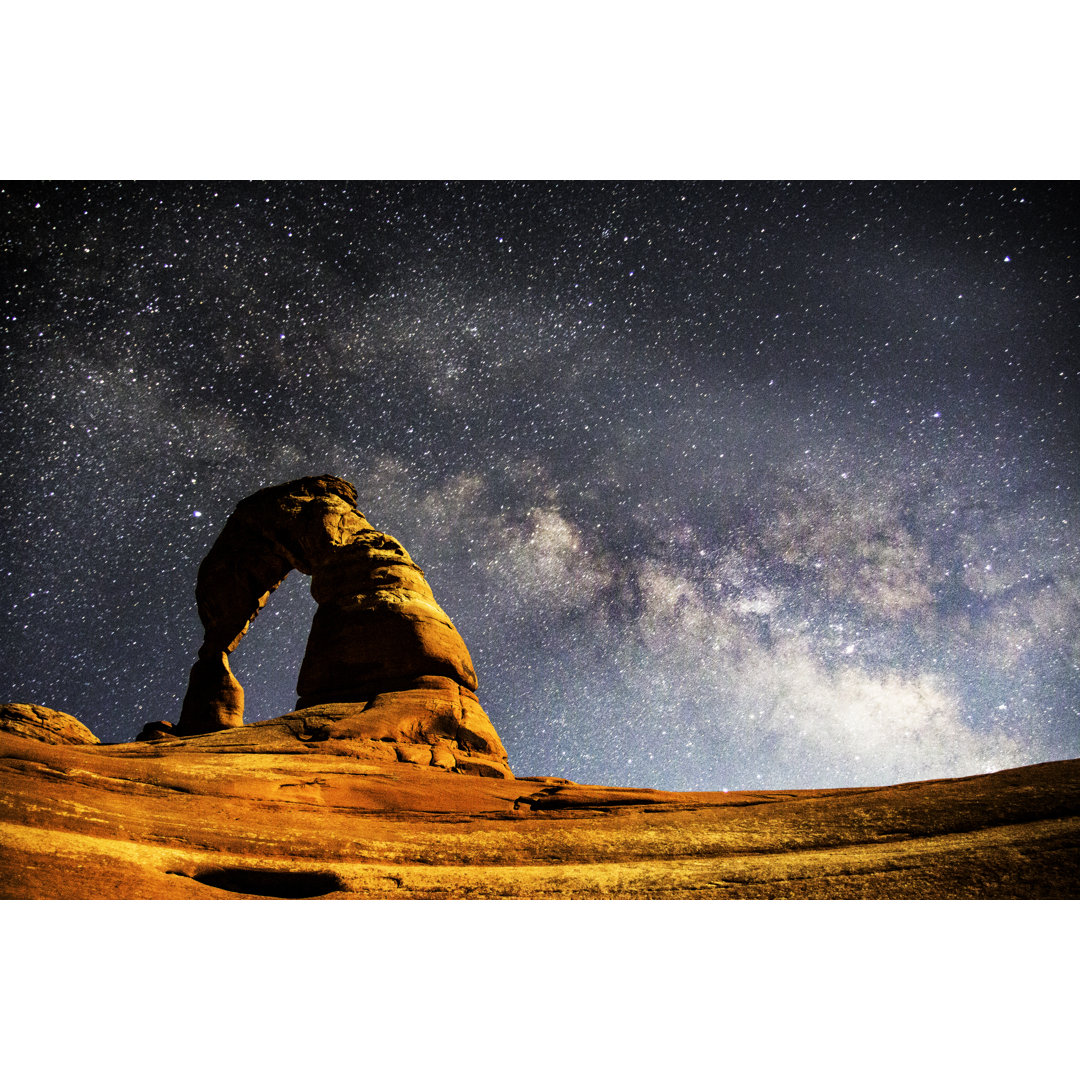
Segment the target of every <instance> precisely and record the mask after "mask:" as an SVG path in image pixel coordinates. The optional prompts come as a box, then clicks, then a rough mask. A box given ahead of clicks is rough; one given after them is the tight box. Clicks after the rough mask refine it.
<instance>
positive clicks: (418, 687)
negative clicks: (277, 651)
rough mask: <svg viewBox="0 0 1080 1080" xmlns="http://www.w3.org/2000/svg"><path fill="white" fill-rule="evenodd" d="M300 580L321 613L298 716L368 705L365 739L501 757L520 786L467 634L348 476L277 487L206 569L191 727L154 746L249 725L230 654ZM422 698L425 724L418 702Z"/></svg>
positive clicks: (239, 512)
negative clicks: (286, 587)
mask: <svg viewBox="0 0 1080 1080" xmlns="http://www.w3.org/2000/svg"><path fill="white" fill-rule="evenodd" d="M294 569H295V570H299V571H300V572H301V573H303V574H308V575H310V576H311V579H312V582H311V592H312V595H313V596H314V597H315V600H316V601H317V602H318V605H319V606H318V609H317V611H316V613H315V618H314V620H313V622H312V627H311V634H310V636H309V638H308V643H307V649H306V651H305V654H304V661H303V664H302V665H301V668H300V677H299V680H298V683H297V693H298V694H299V700H298V701H297V705H296V708H297V710H299V711H303V710H305V709H309V708H312V707H315V706H323V705H327V704H330V703H352V704H355V705H356V706H357V708H355V709H352V710H346V711H345V714H343V715H342V717H341V719H342V721H343V722H345V721H346V717H347V718H348V719H347V723H346V727H347V728H348V730H349V731H350V733H354V734H351V737H357V738H362V739H364V738H366V739H376V740H379V741H383V742H395V743H404V744H416V743H420V744H422V745H424V746H438V747H442V751H445V752H442V751H440V752H439V753H435V754H433V755H431V760H432V761H436V760H437V761H440V762H444V763H446V765H445V767H450V768H452V767H455V765H454V764H453V763H451V762H450V760H449V759H448V758H447V756H446V755H447V753H449V754H450V755H451V756H453V755H454V754H455V752H460V755H462V756H463V757H471V758H475V757H479V758H483V759H487V758H490V759H492V760H493V761H494V762H497V763H499V764H498V765H497V766H496V771H497V772H498V773H499V775H510V773H509V769H508V768H507V767H506V752H505V750H504V749H503V746H502V743H501V742H500V740H499V736H498V735H497V734H496V732H495V729H494V727H492V725H491V721H490V720H489V719H488V717H487V715H486V714H485V713H484V711H483V709H482V708H481V707H480V704H479V700H478V699H477V697H476V687H477V683H476V673H475V671H474V670H473V665H472V659H471V657H470V656H469V650H468V649H467V648H466V647H465V642H464V641H462V639H461V635H460V634H459V633H458V632H457V630H456V629H455V627H454V624H453V623H452V622H451V621H450V619H449V617H448V616H447V615H446V613H445V612H444V611H443V610H442V608H441V607H439V605H438V603H437V602H436V601H435V597H434V595H433V594H432V591H431V587H430V586H429V585H428V583H427V581H426V579H425V578H424V574H423V571H422V570H421V569H420V567H418V566H417V565H416V563H414V562H413V561H412V559H411V558H410V557H409V553H408V552H407V551H406V550H405V548H404V547H402V546H401V544H399V543H398V542H397V540H395V539H394V538H393V537H392V536H387V535H386V534H385V533H381V532H378V531H377V530H375V529H373V528H372V527H371V525H370V524H369V523H368V521H367V519H366V518H365V517H364V515H363V514H362V513H361V512H360V511H359V510H357V508H356V490H355V488H353V486H352V485H351V484H349V483H347V482H346V481H344V480H341V479H339V478H338V477H334V476H315V477H304V478H303V479H300V480H294V481H291V482H290V483H287V484H282V485H280V486H278V487H272V488H265V489H263V490H262V491H258V492H256V493H255V494H254V495H251V496H250V497H249V498H246V499H244V500H243V501H242V502H241V503H240V504H239V505H238V506H237V508H236V510H235V511H234V512H233V514H232V515H231V516H230V518H229V520H228V521H227V522H226V523H225V527H224V528H223V529H222V531H221V535H220V536H219V537H218V539H217V540H216V541H215V543H214V546H213V547H212V548H211V549H210V552H209V553H208V554H207V556H206V558H205V559H204V560H203V562H202V565H201V566H200V567H199V575H198V583H197V586H196V600H197V602H198V609H199V618H200V619H201V620H202V624H203V626H204V628H205V637H204V641H203V645H202V647H201V648H200V650H199V659H198V661H197V662H196V664H195V666H194V667H193V668H192V669H191V676H190V680H189V682H188V690H187V695H186V696H185V698H184V704H183V708H182V710H181V714H180V722H179V724H178V725H177V726H176V728H174V729H171V731H170V730H169V729H168V728H167V726H166V725H161V724H157V725H151V727H153V728H154V730H152V731H151V730H149V729H148V730H146V731H144V733H143V737H144V738H156V737H162V736H165V735H168V734H170V733H171V734H176V735H200V734H206V733H209V732H213V731H220V730H223V729H225V728H231V727H240V726H242V725H243V722H244V720H243V717H244V691H243V688H242V687H241V686H240V684H239V682H237V680H236V678H235V677H234V676H233V674H232V672H231V670H230V669H229V661H228V656H229V653H231V652H232V651H233V650H234V649H235V648H236V647H237V645H238V644H239V643H240V639H241V638H242V637H243V636H244V634H245V633H246V632H247V629H248V627H249V626H250V625H251V621H252V619H254V618H255V616H256V615H257V614H258V613H259V611H260V610H261V609H262V607H263V606H264V605H265V604H266V602H267V600H268V599H269V597H270V594H271V593H272V592H273V591H274V590H275V589H276V588H277V587H278V586H279V585H280V584H281V582H282V581H284V580H285V577H286V576H287V575H288V573H289V572H290V571H291V570H294ZM421 700H422V708H421V709H420V713H421V714H422V720H417V717H416V716H415V715H414V713H415V712H416V710H415V709H413V708H412V707H411V705H410V702H413V701H421ZM369 730H370V732H372V733H374V732H378V734H365V732H368V731H369ZM421 756H423V755H421ZM413 759H417V760H419V758H418V757H417V755H416V754H415V753H413V754H412V756H411V757H409V758H408V760H413ZM454 760H455V761H457V759H456V758H455V759H454ZM424 763H427V760H425V762H424ZM457 764H459V765H460V764H465V762H464V761H463V760H462V761H460V762H457ZM474 764H475V762H474Z"/></svg>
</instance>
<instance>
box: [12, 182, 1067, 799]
mask: <svg viewBox="0 0 1080 1080" xmlns="http://www.w3.org/2000/svg"><path fill="white" fill-rule="evenodd" d="M1078 203H1080V200H1078V199H1077V189H1076V187H1075V186H1070V185H1068V184H1060V185H1044V184H1034V183H1007V182H1001V183H992V184H981V183H980V184H959V183H928V184H923V185H917V184H907V183H905V184H869V183H857V184H847V183H817V182H814V183H791V184H781V183H747V182H740V183H686V184H652V183H648V184H646V183H628V184H615V183H602V184H580V183H560V184H548V183H538V184H512V183H493V184H472V183H452V184H447V185H444V184H440V183H418V184H344V183H327V184H299V183H267V184H260V183H223V184H187V183H185V184H114V183H100V184H99V183H95V184H85V185H84V184H74V183H71V184H68V183H65V184H24V183H15V184H5V185H3V188H2V191H0V207H2V211H0V214H2V225H0V241H2V253H3V254H2V258H3V263H2V272H0V276H2V281H3V334H2V346H3V351H2V356H3V384H2V386H3V398H2V401H3V405H2V409H3V451H2V455H0V471H2V480H0V504H2V515H3V516H2V530H0V544H2V549H0V550H2V556H0V590H2V591H0V611H2V612H3V617H4V632H3V635H2V645H0V659H2V670H0V700H5V701H19V702H31V703H36V704H40V705H45V706H48V707H50V708H54V709H60V710H63V711H66V712H70V713H73V714H74V715H76V716H77V717H78V718H79V719H80V720H82V721H83V722H84V723H85V724H87V725H88V726H89V727H90V728H91V729H92V730H93V731H94V732H95V733H96V734H97V735H98V736H99V737H101V738H102V739H103V740H105V741H121V740H127V739H130V738H132V737H133V736H134V735H135V734H136V733H137V732H138V731H139V729H140V728H141V727H142V725H143V724H144V723H146V722H147V721H150V720H165V719H168V720H174V721H175V720H176V719H177V718H178V716H179V709H180V701H181V697H182V695H183V692H184V688H185V685H186V679H187V672H188V668H189V667H190V665H191V664H192V662H193V661H194V659H195V654H196V651H197V649H198V646H199V644H200V642H201V637H202V634H201V627H200V624H199V621H198V618H197V615H196V611H195V600H194V587H195V574H196V570H197V567H198V565H199V562H200V561H201V559H202V558H203V556H204V555H205V554H206V552H207V550H208V549H209V547H210V545H211V544H212V542H213V541H214V539H215V537H216V536H217V534H218V532H219V530H220V529H221V527H222V525H223V524H224V522H225V519H226V518H227V516H228V514H229V513H230V512H231V510H232V508H233V507H234V506H235V504H236V503H237V501H238V500H240V499H241V498H243V497H245V496H246V495H249V494H250V493H252V492H253V491H255V490H256V489H258V488H260V487H263V486H266V485H269V484H275V483H280V482H283V481H286V480H289V479H293V478H295V477H299V476H305V475H313V474H319V473H332V474H334V475H338V476H342V477H345V478H346V479H347V480H350V481H351V482H352V483H353V484H355V485H356V487H357V489H358V492H359V505H360V508H361V509H362V510H363V511H364V513H365V514H366V515H367V516H368V518H369V519H370V521H371V523H372V524H373V525H374V526H375V527H376V528H379V529H382V530H384V531H386V532H389V533H391V534H393V535H394V536H396V537H397V538H398V539H399V540H400V541H401V542H402V543H403V544H404V545H405V547H406V548H407V549H408V550H409V552H410V553H411V554H412V556H413V558H414V559H415V560H416V561H417V562H418V563H419V564H420V566H421V567H422V568H423V569H424V571H425V572H426V574H427V576H428V580H429V581H430V583H431V585H432V588H433V589H434V592H435V596H436V598H437V599H438V601H439V602H440V604H441V605H442V607H443V608H444V609H445V610H446V612H447V613H448V614H449V615H450V617H451V618H452V619H453V620H454V622H455V624H456V625H457V627H458V629H459V630H460V631H461V633H462V636H463V637H464V639H465V641H466V643H467V644H468V646H469V648H470V650H471V653H472V656H473V660H474V662H475V666H476V670H477V673H478V676H479V679H480V698H481V702H482V704H483V705H484V707H485V709H486V710H487V712H488V713H489V715H490V716H491V718H492V720H493V722H494V724H495V726H496V729H497V730H498V731H499V733H500V735H501V736H502V739H503V742H504V743H505V745H506V748H507V751H508V753H509V757H510V765H511V767H512V768H513V769H514V771H515V772H517V773H518V774H520V775H532V774H545V775H557V776H564V777H569V778H571V779H574V780H577V781H581V782H591V783H604V784H619V785H632V786H647V787H660V788H667V789H676V790H677V789H704V790H716V789H721V788H732V789H734V788H789V787H833V786H846V785H869V784H881V783H892V782H900V781H907V780H918V779H925V778H930V777H937V776H947V775H965V774H970V773H977V772H982V771H988V770H993V769H1000V768H1007V767H1010V766H1016V765H1023V764H1028V763H1032V762H1038V761H1045V760H1052V759H1057V758H1063V757H1075V756H1078V755H1080V547H1078V545H1080V507H1078V506H1077V492H1078V487H1080V392H1078V388H1080V363H1078V359H1077V357H1078V344H1080V341H1078V337H1080V335H1078V328H1080V318H1078V316H1080V295H1078V294H1080V282H1078V278H1077V269H1078V267H1077V262H1078V256H1077V251H1078V248H1077V239H1078V229H1080V205H1078ZM313 610H314V601H313V600H312V599H311V597H310V594H309V593H308V591H307V579H305V578H303V577H301V576H300V575H298V574H295V573H294V574H293V575H291V576H290V577H289V579H288V580H287V581H286V583H285V585H283V586H282V588H281V589H280V590H279V591H278V593H277V594H275V596H274V597H272V599H271V601H270V603H269V605H268V607H267V609H266V610H265V612H264V613H263V614H262V615H261V616H260V617H259V619H258V620H257V621H256V623H255V624H254V625H253V627H252V629H251V631H250V632H249V634H248V636H247V637H246V638H245V639H244V641H243V642H242V643H241V645H240V647H239V648H238V649H237V651H236V653H235V654H234V656H233V669H234V671H235V672H236V674H237V677H238V678H239V679H240V681H241V682H242V683H243V685H244V688H245V691H246V695H247V719H248V720H249V721H253V720H259V719H264V718H267V717H271V716H275V715H279V714H281V713H283V712H287V711H288V710H289V709H291V708H292V706H293V703H294V701H295V682H296V675H297V672H298V670H299V665H300V660H301V657H302V655H303V651H304V644H305V641H306V637H307V631H308V626H309V624H310V619H311V615H312V613H313Z"/></svg>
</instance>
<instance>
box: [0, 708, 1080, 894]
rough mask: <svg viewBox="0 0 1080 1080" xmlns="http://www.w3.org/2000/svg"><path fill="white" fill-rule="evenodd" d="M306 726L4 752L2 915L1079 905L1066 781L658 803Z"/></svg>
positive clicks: (1059, 766)
mask: <svg viewBox="0 0 1080 1080" xmlns="http://www.w3.org/2000/svg"><path fill="white" fill-rule="evenodd" d="M320 724H322V725H323V726H324V727H325V725H326V721H325V718H324V719H323V720H320V719H319V718H318V717H316V718H315V719H311V718H310V717H302V718H301V717H299V714H296V713H294V714H290V717H283V718H279V720H278V722H275V723H267V724H264V725H250V726H247V727H244V728H239V729H236V730H233V731H224V732H219V733H216V734H212V735H203V736H196V737H191V738H165V739H161V740H158V741H153V742H143V743H129V744H121V745H115V746H107V745H87V744H81V745H78V744H72V745H69V744H53V743H49V742H43V741H39V740H38V739H36V738H33V737H30V738H27V737H26V736H25V735H24V734H18V735H16V734H12V733H10V732H4V733H0V896H3V897H5V898H24V899H28V898H44V897H51V898H72V899H76V898H117V899H119V898H148V899H154V898H161V899H184V898H190V899H237V898H253V897H263V898H266V897H282V898H304V897H326V898H341V899H352V898H356V899H364V898H367V899H375V898H383V899H385V898H395V899H417V898H428V899H447V898H461V897H473V898H485V897H491V898H494V897H535V898H541V897H543V898H583V899H584V898H623V899H644V898H664V899H721V898H731V899H736V898H852V899H854V898H873V899H884V898H907V899H945V898H969V899H974V898H1000V899H1006V898H1014V899H1015V898H1020V899H1035V898H1051V897H1056V898H1066V897H1071V898H1075V897H1078V896H1080V761H1062V762H1050V763H1047V764H1043V765H1032V766H1028V767H1026V768H1021V769H1011V770H1008V771H1005V772H999V773H994V774H990V775H985V776H973V777H965V778H961V779H952V780H934V781H926V782H921V783H913V784H901V785H898V786H894V787H884V788H850V789H842V790H828V791H756V792H755V791H747V792H731V793H722V792H664V791H652V790H647V789H631V788H607V787H597V786H591V785H584V784H581V785H579V784H573V783H571V782H569V781H567V780H563V779H560V778H555V777H532V778H517V779H512V778H505V777H501V776H494V775H460V774H459V773H457V772H451V771H449V766H448V765H444V767H442V768H440V767H438V765H437V763H435V767H432V765H431V764H413V763H409V762H406V761H402V760H400V759H399V758H398V757H397V754H396V752H395V754H394V760H389V759H386V760H378V761H376V760H365V759H363V758H362V757H361V756H356V755H355V754H353V753H351V752H350V747H351V746H353V747H355V746H356V745H359V744H360V743H361V742H363V741H364V740H363V739H338V740H334V739H333V738H330V737H327V738H325V739H312V738H311V737H310V735H311V732H312V731H313V730H318V729H319V726H320ZM309 725H310V726H309ZM260 729H262V731H264V732H266V733H267V734H266V735H263V734H254V733H255V732H257V731H259V730H260ZM253 734H254V737H253V741H252V742H249V743H248V744H246V745H245V744H243V743H242V742H241V741H240V739H241V736H246V737H252V736H253ZM369 741H370V740H369ZM376 741H378V740H374V741H372V745H373V744H374V742H376ZM434 753H435V751H434V749H433V750H432V755H433V758H434Z"/></svg>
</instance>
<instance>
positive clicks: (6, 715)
mask: <svg viewBox="0 0 1080 1080" xmlns="http://www.w3.org/2000/svg"><path fill="white" fill-rule="evenodd" d="M0 731H6V732H8V733H9V734H11V735H21V736H22V737H23V738H26V739H37V740H38V742H45V743H68V744H73V745H79V744H93V743H97V742H98V737H97V736H96V735H95V734H94V733H93V732H92V731H91V730H90V729H89V728H88V727H87V726H86V725H85V724H83V723H82V722H81V721H79V720H76V719H75V717H74V716H72V715H71V714H70V713H66V712H57V711H56V710H55V709H46V708H45V706H44V705H18V704H14V703H12V704H10V705H0Z"/></svg>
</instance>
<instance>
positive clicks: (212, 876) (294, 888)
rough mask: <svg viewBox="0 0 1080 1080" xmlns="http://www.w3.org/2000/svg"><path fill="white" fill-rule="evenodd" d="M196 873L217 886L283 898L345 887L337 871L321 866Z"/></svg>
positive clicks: (299, 896) (207, 883)
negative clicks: (299, 868) (330, 870)
mask: <svg viewBox="0 0 1080 1080" xmlns="http://www.w3.org/2000/svg"><path fill="white" fill-rule="evenodd" d="M192 877H194V879H195V880H196V881H199V882H201V883H202V884H203V885H210V886H212V887H213V888H215V889H224V890H226V891H227V892H235V893H247V894H248V895H249V896H276V897H278V898H280V899H282V900H305V899H309V898H310V897H313V896H325V895H326V894H327V893H332V892H339V891H340V890H341V889H343V888H344V885H343V884H342V881H341V879H340V878H339V877H338V876H337V875H336V874H330V873H327V872H325V871H319V870H204V871H202V872H200V873H198V874H193V875H192Z"/></svg>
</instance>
